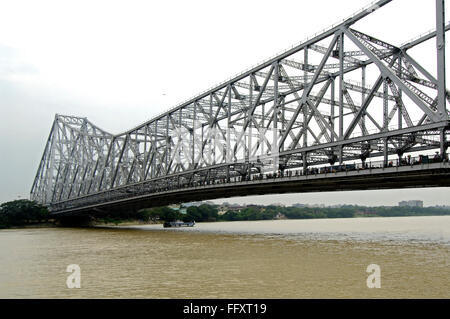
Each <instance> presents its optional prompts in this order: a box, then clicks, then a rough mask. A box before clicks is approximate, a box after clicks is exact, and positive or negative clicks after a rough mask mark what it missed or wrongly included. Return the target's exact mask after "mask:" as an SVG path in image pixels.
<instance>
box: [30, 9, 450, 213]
mask: <svg viewBox="0 0 450 319" xmlns="http://www.w3.org/2000/svg"><path fill="white" fill-rule="evenodd" d="M390 1H391V0H381V1H377V2H375V3H373V4H371V5H370V6H369V7H367V8H365V9H363V10H361V11H359V12H358V13H356V14H354V15H353V16H352V17H350V18H348V19H347V20H345V21H343V22H342V23H340V24H337V25H335V26H333V27H331V28H329V29H327V30H326V31H324V32H322V33H320V34H317V35H316V36H314V37H312V38H310V39H308V40H306V41H304V42H302V43H301V44H299V45H296V46H295V47H293V48H291V49H290V50H287V51H285V52H284V53H282V54H280V55H278V56H276V57H274V58H272V59H270V60H267V61H266V62H264V63H262V64H260V65H258V66H256V67H254V68H252V69H251V70H248V71H246V72H244V73H242V74H240V75H238V76H236V77H234V78H233V79H231V80H229V81H226V82H223V83H222V84H220V85H218V86H216V87H214V88H213V89H210V90H208V91H206V92H204V93H202V94H200V95H198V96H196V97H194V98H192V99H191V100H188V101H186V102H184V103H182V104H180V105H178V106H176V107H174V108H172V109H170V110H168V111H167V112H165V113H164V114H161V115H159V116H157V117H155V118H153V119H151V120H149V121H148V122H146V123H144V124H142V125H139V126H137V127H135V128H133V129H131V130H129V131H127V132H124V133H122V134H118V135H113V134H110V133H108V132H106V131H104V130H102V129H100V128H99V127H97V126H95V125H94V124H92V123H91V122H90V121H88V120H87V119H86V118H80V117H74V116H63V115H56V117H55V120H54V122H53V126H52V129H51V133H50V136H49V137H48V141H47V144H46V147H45V151H44V154H43V156H42V160H41V162H40V165H39V169H38V171H37V174H36V178H35V180H34V183H33V186H32V190H31V199H32V200H35V201H37V202H39V203H42V204H45V205H47V206H48V207H49V208H50V210H51V211H52V213H54V214H61V216H65V215H77V214H91V213H94V212H97V213H101V212H104V211H109V210H114V209H125V208H127V209H138V208H144V207H152V206H160V205H166V204H170V203H180V202H184V201H193V200H204V199H212V198H222V197H230V196H245V195H254V194H268V193H286V192H312V191H335V190H357V189H382V188H400V187H432V186H450V182H449V180H450V179H449V177H450V164H449V163H448V156H447V154H446V150H447V147H448V142H447V139H448V134H449V124H450V123H449V112H448V110H447V103H448V102H449V101H450V99H449V96H450V95H449V92H448V91H447V89H446V85H445V32H446V31H447V30H448V29H449V25H446V24H445V22H444V1H443V0H436V30H435V31H432V32H429V33H427V34H425V35H423V36H420V37H418V38H416V39H415V40H412V41H410V42H407V43H405V44H403V45H401V46H396V45H393V44H391V43H388V42H385V41H383V40H381V39H378V38H375V37H373V36H371V35H368V34H364V33H362V32H359V31H357V30H355V29H353V28H352V26H353V25H354V24H355V23H356V22H357V21H359V20H361V19H363V18H364V17H366V16H367V15H369V14H371V12H373V11H375V10H379V9H380V8H382V7H384V6H385V5H386V4H388V3H389V2H390ZM385 9H386V8H382V10H385ZM383 23H385V21H384V22H383ZM431 39H435V40H436V51H435V52H432V54H431V55H430V56H431V57H432V58H433V59H436V61H437V66H438V67H437V72H432V71H431V70H427V69H426V68H425V67H423V66H422V65H421V64H420V63H418V62H417V61H416V60H415V59H414V58H413V57H412V56H410V55H409V54H408V50H409V49H411V48H413V47H415V46H417V45H419V44H421V43H423V42H425V41H428V40H431ZM433 74H436V76H435V75H433ZM430 153H431V154H435V155H431V156H420V157H418V155H419V154H430Z"/></svg>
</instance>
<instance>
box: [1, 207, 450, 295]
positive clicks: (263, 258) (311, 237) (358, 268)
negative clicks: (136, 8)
mask: <svg viewBox="0 0 450 319" xmlns="http://www.w3.org/2000/svg"><path fill="white" fill-rule="evenodd" d="M72 264H76V265H78V266H79V269H80V274H81V277H80V283H81V288H73V289H69V288H68V287H67V285H66V280H67V278H68V276H69V275H71V273H69V272H67V271H66V270H67V266H68V265H72ZM371 264H376V265H378V266H379V269H380V275H379V277H378V279H379V282H380V283H381V288H368V286H367V283H366V281H367V278H368V276H369V275H371V273H368V272H366V270H367V267H368V266H369V265H371ZM0 298H450V216H430V217H393V218H350V219H315V220H275V221H248V222H220V223H198V224H197V225H196V226H195V227H193V228H183V229H163V228H162V225H135V226H122V227H97V228H28V229H9V230H0Z"/></svg>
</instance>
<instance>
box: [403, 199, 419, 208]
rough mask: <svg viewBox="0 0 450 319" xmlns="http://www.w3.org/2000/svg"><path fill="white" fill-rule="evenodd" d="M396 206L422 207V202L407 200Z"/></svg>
mask: <svg viewBox="0 0 450 319" xmlns="http://www.w3.org/2000/svg"><path fill="white" fill-rule="evenodd" d="M398 206H401V207H405V206H407V207H423V201H421V200H408V201H405V200H404V201H401V202H399V203H398Z"/></svg>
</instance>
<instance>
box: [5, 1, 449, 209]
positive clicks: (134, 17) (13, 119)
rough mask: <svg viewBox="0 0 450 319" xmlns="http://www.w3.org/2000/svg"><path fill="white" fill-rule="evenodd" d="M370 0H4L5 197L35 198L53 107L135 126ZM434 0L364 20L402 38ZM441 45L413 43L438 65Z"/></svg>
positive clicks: (354, 197) (426, 25) (390, 198)
mask: <svg viewBox="0 0 450 319" xmlns="http://www.w3.org/2000/svg"><path fill="white" fill-rule="evenodd" d="M368 3H369V1H361V0H346V1H333V0H316V1H295V0H291V1H289V0H277V1H273V0H272V1H268V0H259V1H256V0H254V1H253V0H252V1H250V0H227V1H211V0H209V1H206V0H205V1H196V0H190V1H175V0H165V1H133V0H127V1H125V0H123V1H95V0H90V1H82V0H77V1H64V0H58V1H47V0H40V1H22V0H11V1H8V0H6V1H1V2H0V120H1V125H0V136H1V137H0V150H1V156H0V202H4V201H8V200H13V199H17V198H18V197H21V198H28V196H29V191H30V188H31V185H32V182H33V179H34V176H35V174H36V170H37V167H38V164H39V161H40V157H41V156H42V152H43V150H44V146H45V143H46V139H47V137H48V134H49V131H50V127H51V124H52V121H53V118H54V115H55V113H59V114H66V115H76V116H86V117H88V118H89V119H90V120H91V121H92V122H94V123H95V124H97V125H98V126H100V127H101V128H103V129H105V130H107V131H109V132H111V133H119V132H122V131H125V130H128V129H130V128H132V127H134V126H136V125H137V124H139V123H142V122H143V121H146V120H149V119H150V118H152V117H153V116H155V115H157V114H158V113H160V112H162V111H164V110H166V109H168V108H170V107H172V106H174V105H175V104H178V103H180V102H182V101H184V100H186V99H188V98H190V97H192V96H193V95H195V94H197V93H198V92H200V91H203V90H205V89H207V88H209V87H211V86H213V85H214V84H216V83H219V82H221V81H223V80H225V79H227V78H229V77H231V76H233V75H234V74H236V73H239V72H241V71H243V70H244V69H246V68H248V67H249V66H252V65H254V64H256V63H257V62H259V61H261V60H264V59H266V58H268V57H270V56H273V55H274V54H276V53H277V52H279V51H282V50H284V49H285V48H287V47H290V46H291V45H293V44H295V43H297V42H299V41H301V40H302V39H303V38H305V37H307V36H310V35H312V34H314V33H316V32H318V31H320V30H322V29H324V28H326V27H328V26H329V25H330V24H333V23H335V22H338V21H340V20H342V19H343V18H346V17H347V16H349V15H351V14H352V13H354V12H355V11H357V10H358V9H360V8H361V7H363V6H365V5H367V4H368ZM434 5H435V1H434V0H422V1H420V0H413V1H411V0H394V1H393V2H391V3H390V4H388V5H386V6H385V7H384V8H382V9H380V10H378V11H376V12H375V13H373V14H372V15H370V16H369V17H367V18H366V19H364V20H362V21H361V22H359V23H358V24H356V25H355V26H354V27H355V28H356V29H358V30H361V31H363V32H366V33H369V34H371V35H373V36H375V37H378V38H381V39H383V40H386V41H388V42H391V43H393V44H395V45H400V44H402V43H403V42H406V41H407V40H409V39H410V38H412V37H415V36H417V35H419V34H421V33H423V32H425V31H428V30H429V29H432V28H434V27H435V20H434V19H435V11H434ZM446 8H447V11H448V5H446ZM434 45H435V43H434V41H428V43H426V44H424V45H421V47H420V48H417V49H414V50H412V51H410V54H411V55H412V56H413V57H415V58H416V59H417V60H418V61H419V62H420V63H423V64H424V65H428V66H429V69H430V70H432V71H434V68H435V60H436V58H435V56H434V51H433V48H434ZM448 51H449V50H447V52H448ZM433 73H435V72H433ZM448 195H449V190H448V189H447V188H434V189H414V190H410V189H409V190H391V191H370V192H363V191H361V192H335V193H318V194H289V195H273V196H258V197H247V198H241V199H227V200H226V201H230V202H239V203H243V202H249V203H265V204H269V203H274V202H285V203H287V204H290V203H297V202H300V203H324V204H338V203H353V204H364V205H394V204H396V203H397V202H398V201H400V200H407V199H422V200H424V203H425V205H435V204H439V205H442V204H448V205H450V196H448ZM219 202H222V200H219Z"/></svg>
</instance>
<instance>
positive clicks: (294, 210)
mask: <svg viewBox="0 0 450 319" xmlns="http://www.w3.org/2000/svg"><path fill="white" fill-rule="evenodd" d="M432 215H434V216H436V215H450V209H449V208H445V207H392V206H382V207H364V206H354V205H346V206H342V207H292V206H291V207H280V206H274V205H269V206H256V205H252V206H248V207H246V208H242V209H240V210H231V209H230V210H227V211H226V212H224V213H221V214H219V206H217V205H208V204H203V205H200V206H190V207H187V208H186V212H185V213H184V214H183V213H181V212H180V211H179V210H175V209H171V208H169V207H156V208H148V209H142V210H139V211H121V212H119V213H117V212H116V213H111V214H108V215H106V216H102V217H100V218H97V221H98V222H112V223H116V224H119V223H121V222H123V221H142V222H151V221H153V222H163V221H174V220H182V221H185V222H188V221H195V222H216V221H246V220H271V219H277V218H285V219H313V218H352V217H396V216H432ZM94 217H95V216H94ZM49 219H50V215H49V212H48V210H47V208H46V207H44V206H42V205H39V204H37V203H35V202H33V201H29V200H26V199H22V200H15V201H11V202H7V203H3V204H1V205H0V228H8V227H15V226H24V225H32V224H39V223H46V222H48V221H49Z"/></svg>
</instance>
